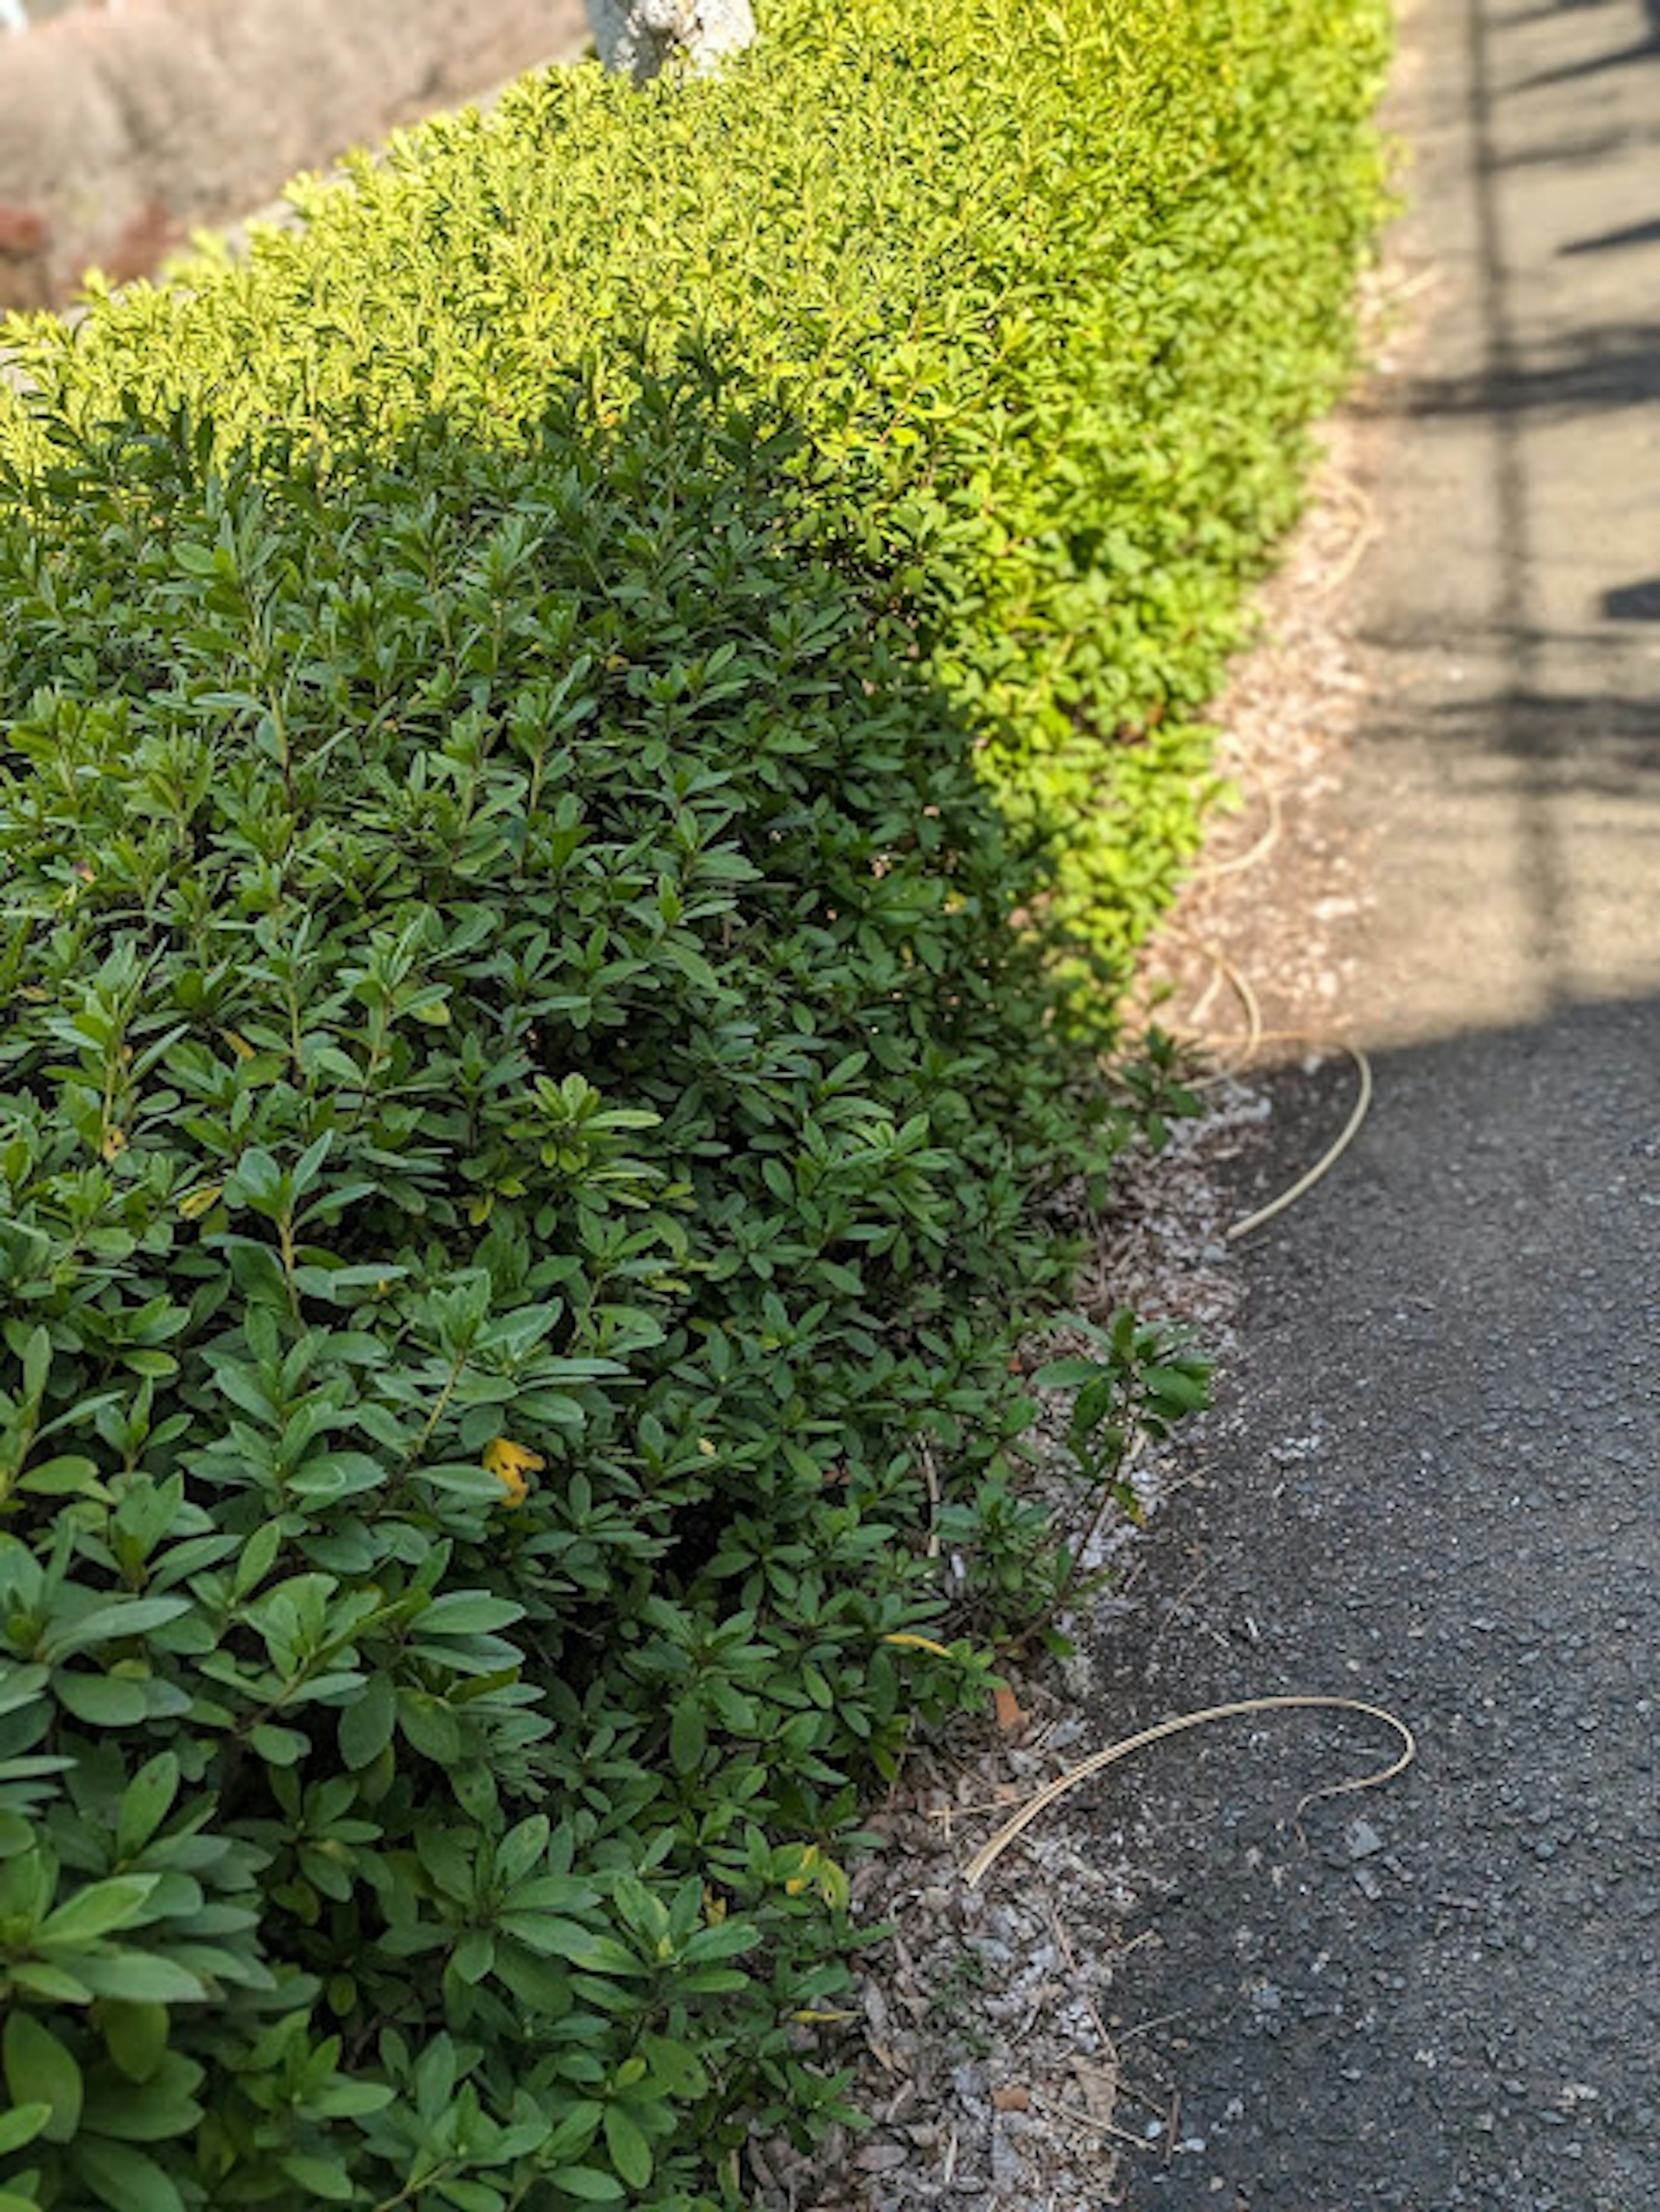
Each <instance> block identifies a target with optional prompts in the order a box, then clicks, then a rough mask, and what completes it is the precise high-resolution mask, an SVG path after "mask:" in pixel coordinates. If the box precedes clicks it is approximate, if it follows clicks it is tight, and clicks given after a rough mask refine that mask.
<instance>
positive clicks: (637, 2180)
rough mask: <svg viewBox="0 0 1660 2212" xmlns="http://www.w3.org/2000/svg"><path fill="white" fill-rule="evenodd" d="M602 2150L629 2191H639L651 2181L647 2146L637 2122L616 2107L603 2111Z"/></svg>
mask: <svg viewBox="0 0 1660 2212" xmlns="http://www.w3.org/2000/svg"><path fill="white" fill-rule="evenodd" d="M605 2148H606V2149H607V2150H608V2151H609V2152H610V2153H611V2164H612V2165H613V2166H615V2167H616V2168H617V2172H618V2173H620V2174H621V2175H622V2177H623V2180H624V2181H626V2182H627V2183H628V2185H629V2187H630V2188H631V2189H643V2188H644V2187H645V2185H646V2184H647V2183H648V2181H649V2180H650V2179H651V2168H652V2155H651V2145H650V2143H649V2142H648V2141H647V2140H646V2137H645V2136H644V2134H643V2133H642V2130H641V2128H640V2126H639V2124H638V2122H637V2121H635V2120H633V2119H631V2118H629V2114H628V2113H627V2112H624V2111H623V2107H622V2106H620V2105H607V2106H606V2107H605Z"/></svg>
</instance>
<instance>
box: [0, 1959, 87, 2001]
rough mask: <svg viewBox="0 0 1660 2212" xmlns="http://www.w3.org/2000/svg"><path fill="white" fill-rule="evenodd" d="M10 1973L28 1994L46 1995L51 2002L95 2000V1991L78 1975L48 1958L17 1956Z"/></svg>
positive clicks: (13, 1979)
mask: <svg viewBox="0 0 1660 2212" xmlns="http://www.w3.org/2000/svg"><path fill="white" fill-rule="evenodd" d="M76 1963H77V1964H79V1963H80V1962H79V1961H78V1960H77V1962H76ZM7 1972H8V1973H9V1976H10V1978H11V1980H12V1981H13V1983H14V1984H15V1986H16V1987H17V1988H18V1989H20V1990H22V1991H23V1992H24V1994H25V1995H26V1996H34V1997H44V1998H45V2000H46V2002H47V2003H48V2004H72V2005H83V2004H90V2003H91V2002H92V1995H93V1993H92V1991H91V1990H89V1989H88V1987H87V1984H85V1983H84V1982H83V1981H82V1980H81V1978H79V1976H78V1975H76V1974H71V1973H70V1972H69V1971H68V1969H67V1968H65V1967H63V1966H54V1965H52V1964H51V1963H50V1962H49V1961H48V1960H45V1959H15V1960H13V1961H12V1963H11V1965H10V1966H9V1968H8V1969H7Z"/></svg>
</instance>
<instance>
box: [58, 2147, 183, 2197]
mask: <svg viewBox="0 0 1660 2212" xmlns="http://www.w3.org/2000/svg"><path fill="white" fill-rule="evenodd" d="M74 2162H75V2166H76V2171H77V2172H79V2174H80V2176H81V2179H82V2180H83V2181H84V2182H85V2183H86V2185H87V2186H88V2189H90V2190H91V2191H92V2192H93V2194H94V2197H100V2198H101V2199H102V2200H103V2202H104V2203H106V2204H107V2205H108V2206H109V2208H110V2212H185V2200H184V2198H183V2197H180V2195H179V2191H178V2189H177V2187H176V2185H174V2183H173V2180H172V2179H171V2178H170V2177H169V2176H168V2175H167V2174H166V2173H165V2172H163V2171H162V2170H161V2167H160V2166H158V2165H157V2164H156V2163H155V2160H154V2159H153V2158H149V2157H147V2156H146V2155H145V2154H144V2153H143V2151H141V2150H134V2148H132V2146H131V2143H125V2142H119V2143H118V2142H105V2141H104V2140H103V2139H102V2138H101V2137H100V2136H94V2135H82V2136H79V2137H77V2139H76V2145H75V2151H74Z"/></svg>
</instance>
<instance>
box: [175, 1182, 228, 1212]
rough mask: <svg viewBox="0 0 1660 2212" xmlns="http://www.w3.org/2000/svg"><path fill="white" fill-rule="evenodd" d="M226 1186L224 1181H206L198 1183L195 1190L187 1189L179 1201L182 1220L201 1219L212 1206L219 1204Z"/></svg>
mask: <svg viewBox="0 0 1660 2212" xmlns="http://www.w3.org/2000/svg"><path fill="white" fill-rule="evenodd" d="M224 1188H225V1186H224V1184H223V1183H222V1182H204V1183H198V1186H197V1188H195V1189H194V1190H187V1191H186V1192H185V1195H184V1196H183V1197H182V1198H181V1199H180V1200H179V1218H180V1220H182V1221H199V1220H200V1219H201V1218H202V1216H203V1215H204V1213H205V1212H207V1211H208V1210H209V1208H210V1206H216V1205H217V1204H218V1202H219V1194H220V1193H221V1192H222V1190H223V1189H224Z"/></svg>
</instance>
